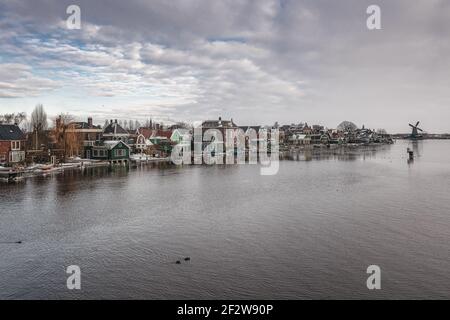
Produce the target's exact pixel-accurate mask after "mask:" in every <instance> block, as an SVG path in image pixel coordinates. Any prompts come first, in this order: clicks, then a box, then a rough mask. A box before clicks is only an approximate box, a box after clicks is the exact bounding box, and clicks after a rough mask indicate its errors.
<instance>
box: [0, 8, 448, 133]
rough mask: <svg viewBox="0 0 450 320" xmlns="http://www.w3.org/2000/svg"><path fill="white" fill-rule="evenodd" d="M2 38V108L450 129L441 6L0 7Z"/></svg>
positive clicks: (100, 115) (81, 114)
mask: <svg viewBox="0 0 450 320" xmlns="http://www.w3.org/2000/svg"><path fill="white" fill-rule="evenodd" d="M70 4H77V5H79V6H80V8H81V29H80V30H69V29H67V27H66V19H67V17H68V16H69V15H68V14H66V8H67V7H68V6H69V5H70ZM370 4H377V5H379V6H380V8H381V24H382V29H381V30H368V29H367V27H366V19H367V17H368V15H367V14H366V9H367V7H368V6H369V5H370ZM0 31H1V32H0V113H5V112H19V111H26V112H27V113H28V114H29V113H31V111H32V109H33V107H34V105H35V104H37V103H42V104H44V107H45V108H46V110H47V113H48V114H49V115H52V116H54V115H56V114H58V113H61V112H64V113H71V114H73V115H75V116H76V117H78V118H80V119H82V118H85V117H87V115H92V116H93V117H94V122H97V123H103V121H104V120H105V119H109V118H122V119H136V120H143V119H146V118H149V117H153V118H156V119H161V120H163V121H171V120H172V121H176V120H188V121H195V120H201V119H206V118H217V117H218V116H219V115H221V116H222V117H224V118H233V119H234V120H235V122H237V123H238V124H240V125H250V124H273V123H274V122H275V121H278V122H279V123H293V122H295V123H298V122H300V121H306V122H308V123H321V124H323V125H325V126H328V127H336V126H337V124H339V122H341V121H342V120H350V121H354V122H355V123H356V124H358V125H362V124H365V125H366V126H367V127H371V128H375V129H376V128H386V129H387V130H388V131H390V132H404V131H408V126H407V124H408V122H413V121H417V120H421V123H422V127H423V129H425V130H426V131H429V132H450V121H449V119H450V41H449V39H450V37H449V36H450V1H447V0H442V1H441V0H419V1H414V2H412V1H409V0H403V1H402V0H388V1H381V0H371V1H365V0H343V1H333V0H328V1H322V0H308V1H302V0H254V1H251V0H248V1H244V0H242V1H226V0H220V1H219V0H204V1H200V0H180V1H173V0H171V1H165V0H164V1H163V0H161V1H159V0H146V1H144V0H126V1H123V0H110V1H100V0H86V1H76V0H70V1H64V0H28V1H24V0H14V1H13V0H0Z"/></svg>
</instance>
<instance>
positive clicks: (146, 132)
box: [137, 127, 153, 139]
mask: <svg viewBox="0 0 450 320" xmlns="http://www.w3.org/2000/svg"><path fill="white" fill-rule="evenodd" d="M152 132H153V130H152V129H150V128H143V127H142V128H139V129H137V134H142V135H143V136H144V137H145V139H148V138H150V137H151V136H152Z"/></svg>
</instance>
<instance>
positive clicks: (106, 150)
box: [87, 140, 131, 163]
mask: <svg viewBox="0 0 450 320" xmlns="http://www.w3.org/2000/svg"><path fill="white" fill-rule="evenodd" d="M130 151H131V148H130V146H129V145H127V144H126V143H125V142H123V141H120V140H118V141H108V140H107V141H102V142H100V143H99V144H98V145H94V146H92V147H90V150H88V152H87V154H89V156H90V159H95V160H104V161H110V162H111V163H123V162H125V163H126V162H128V161H129V159H130Z"/></svg>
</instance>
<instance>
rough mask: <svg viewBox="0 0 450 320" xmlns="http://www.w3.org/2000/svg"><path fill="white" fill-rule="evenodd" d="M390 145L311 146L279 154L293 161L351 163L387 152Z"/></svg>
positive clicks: (282, 157) (284, 158)
mask: <svg viewBox="0 0 450 320" xmlns="http://www.w3.org/2000/svg"><path fill="white" fill-rule="evenodd" d="M390 147H391V145H371V146H354V147H350V146H342V147H341V146H335V147H332V148H314V147H313V146H310V147H306V148H302V149H295V150H291V151H287V152H282V153H281V159H283V160H294V161H312V160H341V161H353V160H358V159H366V158H368V159H370V158H373V157H375V155H376V153H377V152H380V151H386V150H389V148H390Z"/></svg>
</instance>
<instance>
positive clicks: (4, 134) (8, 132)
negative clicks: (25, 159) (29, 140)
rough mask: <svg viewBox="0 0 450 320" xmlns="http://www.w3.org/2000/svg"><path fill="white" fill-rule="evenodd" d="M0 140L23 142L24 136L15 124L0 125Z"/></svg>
mask: <svg viewBox="0 0 450 320" xmlns="http://www.w3.org/2000/svg"><path fill="white" fill-rule="evenodd" d="M0 140H8V141H9V140H11V141H12V140H25V135H24V134H23V132H22V130H20V128H19V126H17V125H15V124H0Z"/></svg>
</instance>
